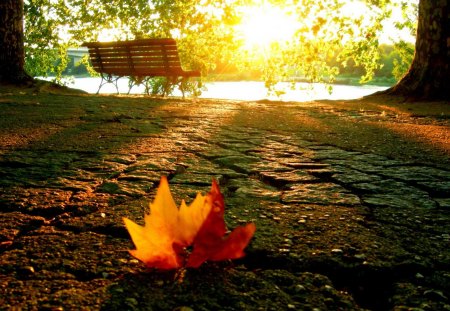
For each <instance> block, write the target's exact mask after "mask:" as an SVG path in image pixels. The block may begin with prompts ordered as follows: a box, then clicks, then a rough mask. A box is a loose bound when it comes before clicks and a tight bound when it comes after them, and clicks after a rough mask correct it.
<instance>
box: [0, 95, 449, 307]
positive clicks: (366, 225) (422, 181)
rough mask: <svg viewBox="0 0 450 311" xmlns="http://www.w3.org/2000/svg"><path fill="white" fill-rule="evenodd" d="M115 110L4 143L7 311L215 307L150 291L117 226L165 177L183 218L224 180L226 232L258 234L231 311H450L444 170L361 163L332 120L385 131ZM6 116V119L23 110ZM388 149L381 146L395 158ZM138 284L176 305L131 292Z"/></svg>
mask: <svg viewBox="0 0 450 311" xmlns="http://www.w3.org/2000/svg"><path fill="white" fill-rule="evenodd" d="M61 101H63V99H61ZM87 101H88V100H87ZM104 101H105V103H104V104H102V105H101V106H96V105H97V104H96V103H92V107H90V105H91V104H89V103H86V104H84V105H80V106H79V107H75V106H71V105H70V103H68V104H67V106H68V107H69V108H70V109H73V112H71V113H72V115H70V114H62V113H61V115H58V114H55V115H53V116H52V117H51V118H50V121H48V122H47V121H46V122H41V123H39V122H38V121H35V122H36V124H35V125H36V128H39V129H40V130H39V131H37V130H36V131H34V130H30V131H28V132H26V133H27V134H26V135H25V134H24V135H23V136H22V137H19V138H16V140H14V142H11V143H10V144H9V143H8V142H7V141H6V138H7V137H13V133H12V132H11V133H9V134H8V133H6V134H8V135H9V136H8V135H6V134H5V135H4V137H5V140H4V142H3V147H2V148H3V149H2V150H0V153H1V155H0V175H1V180H0V185H1V188H0V212H1V213H0V224H1V227H0V262H1V267H0V305H2V306H3V307H0V309H5V310H6V309H10V308H13V307H22V308H23V309H24V310H28V309H29V310H32V309H47V310H63V309H64V310H66V309H67V310H69V309H78V308H80V309H100V308H102V307H103V308H104V309H121V308H122V309H123V310H124V309H151V308H154V309H165V308H168V309H170V310H172V309H175V308H176V307H177V306H190V307H191V308H193V309H194V310H196V309H197V308H196V307H197V306H202V307H201V308H199V309H202V310H203V309H208V307H207V306H208V305H209V306H210V308H211V309H215V307H214V305H215V304H218V305H219V306H220V305H221V303H220V301H219V298H217V300H214V299H212V298H211V297H210V298H209V299H210V301H208V302H204V301H202V300H201V298H198V297H201V296H202V290H201V289H198V292H196V296H195V297H196V298H193V297H192V296H191V297H190V298H189V299H190V300H189V301H186V300H184V299H185V298H176V297H175V296H173V297H169V296H167V295H166V296H164V295H165V294H164V293H163V292H164V290H165V291H168V289H167V287H168V285H167V286H166V284H167V283H170V282H168V281H167V279H165V277H167V276H164V277H163V276H158V277H155V276H154V275H155V274H154V273H153V274H152V273H150V274H151V275H150V276H149V275H146V273H149V272H145V271H144V268H143V267H142V265H141V264H140V263H138V262H137V261H136V260H134V259H133V258H132V257H130V255H129V254H128V253H127V252H126V250H127V249H130V248H132V247H133V246H132V244H131V242H130V240H129V238H128V235H127V233H126V231H125V229H124V226H123V223H122V217H124V216H126V217H129V218H132V219H135V220H137V221H141V220H142V215H143V211H144V210H145V209H146V208H147V205H148V202H149V201H150V200H151V198H152V197H153V196H154V192H155V188H156V186H157V184H158V181H159V179H160V177H161V175H167V176H168V177H169V179H170V185H171V190H172V192H173V194H174V197H175V198H176V201H177V202H179V201H180V200H181V199H183V198H184V199H186V200H187V201H189V200H191V199H192V198H193V197H194V195H195V194H196V193H197V192H198V191H200V192H203V193H204V192H206V191H208V189H209V187H210V184H211V180H212V179H213V178H215V179H217V180H218V181H219V183H220V187H221V189H222V191H223V193H224V195H225V203H226V220H227V223H228V225H229V227H231V228H233V227H235V226H237V225H239V224H242V223H247V222H249V221H253V222H255V223H256V226H257V232H256V234H255V237H254V239H253V241H252V243H251V245H250V246H249V248H248V251H247V253H248V255H247V257H245V258H244V259H242V260H240V261H236V262H235V263H234V265H232V264H231V263H224V265H226V266H227V267H226V269H228V270H227V271H228V272H227V273H229V274H227V275H226V276H222V277H223V278H225V279H227V280H228V282H229V283H230V284H234V285H233V286H238V285H236V284H241V283H242V284H241V285H239V286H242V287H236V288H235V291H234V292H232V291H230V290H228V291H226V289H222V291H224V295H227V296H228V298H229V299H231V300H233V299H234V300H241V302H240V303H241V304H237V303H236V304H235V305H233V306H234V307H233V308H237V306H241V307H242V308H243V309H255V310H256V309H261V304H260V303H259V302H261V301H264V303H265V304H266V305H267V309H269V310H270V309H273V310H277V309H298V310H302V309H305V310H308V309H313V308H314V307H317V308H318V309H323V310H325V309H330V310H332V309H333V308H334V307H336V306H338V307H337V308H340V309H359V308H360V307H363V308H369V309H379V310H383V309H391V308H393V309H395V308H397V310H406V308H407V307H410V308H413V307H415V308H418V309H414V310H431V309H434V308H435V310H450V295H449V290H450V270H449V264H450V252H449V246H450V223H449V209H450V167H449V166H448V163H442V162H441V163H436V162H435V161H433V159H430V161H418V160H415V159H411V160H408V159H404V157H401V156H398V157H397V156H396V154H395V153H393V154H382V153H380V152H377V151H376V150H373V148H372V147H373V146H371V144H372V142H371V141H366V142H365V143H366V144H367V145H366V146H364V141H362V142H361V144H360V145H359V148H347V147H345V145H343V144H342V143H338V141H337V140H342V139H345V137H342V136H336V135H337V134H336V131H338V129H336V128H333V126H335V125H334V123H333V122H335V121H336V120H340V122H341V123H342V124H344V125H342V126H345V124H357V123H358V124H363V123H364V122H367V124H370V126H372V127H373V129H371V130H372V131H373V132H376V133H378V132H377V131H381V129H380V128H377V127H376V122H379V121H380V120H379V118H381V117H382V116H378V115H373V114H371V113H370V112H367V111H366V112H364V111H359V112H357V113H356V114H355V112H352V114H350V113H348V112H345V111H339V110H331V109H330V108H327V107H328V106H327V105H325V104H324V105H320V104H317V103H316V104H314V105H313V104H311V105H308V104H299V103H270V102H264V101H260V102H231V101H206V100H203V101H178V100H166V101H163V100H160V101H158V100H155V102H154V103H152V104H145V105H144V104H142V102H138V103H134V104H130V105H129V106H128V107H123V105H119V104H117V103H116V102H117V101H119V100H117V99H114V98H113V97H111V98H109V97H108V98H105V99H104ZM58 104H60V105H61V103H58ZM2 105H3V106H4V107H5V109H4V110H3V113H2V114H3V115H4V116H5V117H8V116H9V113H12V112H13V111H14V107H15V104H14V103H9V104H8V103H2ZM40 105H41V106H45V104H43V103H41V104H40ZM30 106H31V104H30ZM37 107H38V109H39V106H37ZM69 108H67V109H69ZM96 109H99V110H98V111H97V110H96ZM55 111H56V110H55ZM35 113H37V112H35ZM383 117H385V116H383ZM388 117H389V116H388ZM39 118H40V117H37V119H39ZM405 122H406V121H405ZM38 123H39V124H38ZM374 124H375V125H374ZM336 126H337V125H336ZM367 126H369V125H367ZM386 131H387V130H386ZM317 132H321V133H323V134H320V135H325V136H326V139H323V140H318V139H317V138H316V136H315V133H317ZM390 135H391V136H385V137H383V138H382V139H383V141H384V142H385V143H386V144H393V145H396V144H397V142H396V141H395V139H394V138H398V136H393V134H390ZM9 139H12V138H9ZM346 139H352V137H351V136H348V137H347V138H346ZM334 140H336V141H334ZM17 141H19V142H20V143H17ZM334 142H335V143H334ZM398 143H399V144H400V142H398ZM8 144H9V145H8ZM417 145H419V147H417ZM405 146H406V145H405ZM414 146H416V148H418V152H425V151H423V150H426V148H427V147H426V146H425V145H423V146H421V145H420V143H418V142H414ZM399 148H400V149H399V150H401V147H399ZM211 265H212V266H213V264H207V265H204V266H205V267H203V268H202V269H204V270H200V271H203V273H207V272H208V271H209V270H208V269H213V268H211ZM205 269H206V272H205ZM216 269H217V268H216ZM143 271H144V272H143ZM274 271H275V272H274ZM276 271H278V272H276ZM142 273H144V274H142ZM193 273H194V274H195V273H197V272H193ZM271 273H272V274H271ZM283 273H285V274H288V275H289V276H286V275H284V274H283ZM130 275H131V277H130ZM142 275H145V276H146V277H148V282H149V283H150V284H151V286H150V285H148V287H149V288H150V289H148V290H151V291H156V292H157V294H158V295H159V296H158V297H159V299H161V300H164V301H165V302H164V303H165V305H162V304H158V303H160V302H155V301H153V302H152V303H150V302H146V303H143V302H142V301H141V299H142V297H141V296H139V295H137V296H136V295H135V294H133V292H131V290H128V289H126V288H127V287H126V286H125V285H124V284H123V283H124V282H125V283H126V282H134V281H127V280H128V279H136V280H139V278H142ZM156 275H158V274H156ZM195 275H196V276H197V277H198V275H197V274H195ZM192 277H194V276H192ZM233 277H234V278H235V279H236V280H235V279H233ZM239 278H240V280H238V281H237V279H239ZM243 279H245V280H246V281H243ZM287 279H289V281H286V280H287ZM307 279H308V280H310V282H309V281H307ZM318 279H320V282H319V281H317V280H318ZM248 280H253V283H254V284H253V283H252V284H253V285H249V284H247V283H248V282H249V281H248ZM280 280H284V281H280ZM311 280H312V281H311ZM314 280H316V281H314ZM141 281H142V280H141ZM266 281H267V282H266ZM136 282H137V283H138V281H136ZM197 282H201V281H199V280H197ZM213 282H217V280H216V281H213ZM283 282H284V283H283ZM292 282H294V284H291V283H292ZM308 282H309V283H308ZM314 282H316V283H314ZM133 284H134V283H133ZM155 284H156V285H155ZM197 284H198V283H197ZM255 284H256V285H255ZM262 284H265V285H262ZM268 284H273V285H268ZM127 286H129V288H132V286H130V284H127ZM170 286H173V284H171V285H170ZM230 286H231V285H230ZM258 286H259V287H258ZM293 286H294V287H295V290H292V288H293ZM124 288H125V289H124ZM170 288H172V287H170ZM199 288H201V286H200V287H199ZM245 288H252V289H253V290H254V291H255V292H254V293H253V294H252V293H250V292H245ZM255 288H256V290H255ZM114 290H116V292H115V291H114ZM135 290H136V289H135ZM290 290H292V291H290ZM136 291H137V290H136ZM205 291H207V290H205ZM137 292H138V291H137ZM171 293H172V294H173V291H172V292H171ZM268 293H272V294H270V295H269V294H268ZM179 294H180V296H179V297H183V296H182V293H179ZM191 294H192V293H191ZM216 294H217V293H216ZM173 295H175V294H173ZM252 295H253V296H252ZM174 297H175V298H174ZM230 297H231V298H230ZM255 297H256V298H255ZM314 297H315V298H314ZM346 297H347V298H346ZM153 298H154V299H155V297H153ZM228 298H227V299H228ZM117 300H121V301H122V304H118V302H117ZM111 301H112V302H111ZM255 301H259V302H255ZM229 303H231V302H229ZM338 303H341V305H338ZM205 306H206V307H205ZM223 306H224V305H222V307H223ZM333 306H334V307H333ZM402 306H403V307H404V308H405V309H402V308H403V307H402ZM180 310H181V309H180ZM183 310H185V309H183ZM186 310H188V309H186ZM189 310H190V309H189Z"/></svg>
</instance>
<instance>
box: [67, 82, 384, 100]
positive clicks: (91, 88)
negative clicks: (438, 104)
mask: <svg viewBox="0 0 450 311" xmlns="http://www.w3.org/2000/svg"><path fill="white" fill-rule="evenodd" d="M99 85H100V78H77V79H75V81H74V83H73V84H69V85H68V86H69V87H73V88H77V89H81V90H84V91H86V92H88V93H96V92H97V89H98V86H99ZM205 86H206V90H205V91H203V93H202V95H201V96H200V98H214V99H235V100H260V99H271V100H283V101H310V100H316V99H356V98H360V97H363V96H366V95H369V94H372V93H375V92H378V91H381V90H385V89H387V87H385V86H374V85H361V86H351V85H341V84H336V85H333V92H332V93H331V94H329V93H328V91H327V90H326V88H325V86H324V85H321V84H318V83H314V84H308V83H297V84H296V89H295V90H291V89H290V84H289V83H281V84H280V86H281V87H283V90H284V91H285V94H283V95H282V96H280V97H276V96H268V95H267V89H266V88H265V87H264V82H253V81H243V82H208V83H205ZM119 91H120V92H121V93H126V92H127V91H128V80H127V79H120V80H119ZM143 91H144V87H143V86H135V87H134V88H133V89H132V90H131V93H132V94H139V93H143ZM101 93H116V89H115V87H114V86H113V85H112V84H107V85H104V86H103V87H102V89H101ZM173 95H175V96H181V93H180V92H179V91H178V90H177V91H176V92H174V94H173Z"/></svg>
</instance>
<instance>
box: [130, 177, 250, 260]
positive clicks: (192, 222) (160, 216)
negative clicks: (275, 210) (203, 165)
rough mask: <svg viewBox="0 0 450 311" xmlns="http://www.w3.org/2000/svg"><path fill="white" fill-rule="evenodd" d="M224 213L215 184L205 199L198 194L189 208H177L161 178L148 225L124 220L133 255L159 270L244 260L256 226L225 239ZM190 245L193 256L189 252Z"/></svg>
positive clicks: (233, 233)
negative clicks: (237, 259) (133, 247)
mask: <svg viewBox="0 0 450 311" xmlns="http://www.w3.org/2000/svg"><path fill="white" fill-rule="evenodd" d="M224 212H225V204H224V200H223V196H222V194H221V193H220V190H219V186H218V185H217V183H216V182H215V181H213V184H212V187H211V191H210V192H209V193H208V194H207V195H206V196H203V195H201V194H197V196H196V198H195V199H194V201H193V202H192V203H191V204H190V205H189V206H187V205H186V203H185V202H184V201H182V202H181V205H180V208H177V206H176V204H175V202H174V200H173V197H172V194H171V193H170V189H169V183H168V181H167V178H166V177H161V182H160V185H159V187H158V190H157V192H156V197H155V199H154V201H153V202H152V203H151V204H150V214H145V215H144V222H145V225H144V226H140V225H138V224H136V223H134V222H133V221H131V220H129V219H128V218H124V223H125V226H126V228H127V230H128V232H129V233H130V236H131V239H132V241H133V243H134V245H135V246H136V249H135V250H130V254H131V255H132V256H134V257H136V258H137V259H139V260H140V261H142V262H143V263H145V265H146V266H148V267H153V268H158V269H177V268H181V267H185V266H186V267H194V268H195V267H199V266H200V265H201V264H202V263H203V262H205V261H206V260H212V261H219V260H226V259H235V258H239V257H242V256H244V249H245V247H246V246H247V244H248V243H249V241H250V239H251V238H252V236H253V233H254V232H255V230H256V227H255V225H254V224H252V223H251V224H247V225H246V226H243V227H238V228H236V229H235V230H234V231H233V232H231V233H230V234H229V235H228V236H226V237H225V234H226V232H227V228H226V224H225V221H224V218H223V217H224ZM190 246H192V253H189V252H188V250H187V249H188V248H189V247H190Z"/></svg>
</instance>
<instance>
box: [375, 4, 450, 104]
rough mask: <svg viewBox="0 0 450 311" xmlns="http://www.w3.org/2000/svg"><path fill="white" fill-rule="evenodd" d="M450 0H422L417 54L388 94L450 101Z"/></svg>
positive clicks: (386, 92) (387, 91)
mask: <svg viewBox="0 0 450 311" xmlns="http://www.w3.org/2000/svg"><path fill="white" fill-rule="evenodd" d="M449 14H450V11H449V0H420V2H419V24H418V27H417V37H416V51H415V55H414V59H413V62H412V64H411V67H410V69H409V71H408V72H407V73H406V75H405V76H404V77H403V78H402V79H401V80H400V81H399V82H398V83H397V84H396V85H395V86H393V87H392V88H390V89H388V90H386V91H385V92H383V93H385V94H390V95H401V96H405V97H406V98H410V99H419V100H423V99H428V100H450V74H449V73H450V68H449V62H450V15H449Z"/></svg>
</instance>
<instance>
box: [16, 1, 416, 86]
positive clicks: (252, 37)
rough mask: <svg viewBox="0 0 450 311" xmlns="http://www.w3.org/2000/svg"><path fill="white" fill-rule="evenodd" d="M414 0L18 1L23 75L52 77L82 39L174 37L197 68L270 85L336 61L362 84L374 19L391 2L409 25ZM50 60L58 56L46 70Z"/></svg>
mask: <svg viewBox="0 0 450 311" xmlns="http://www.w3.org/2000/svg"><path fill="white" fill-rule="evenodd" d="M414 3H415V2H413V3H411V2H410V1H400V0H398V1H394V0H391V1H388V0H365V1H356V0H355V1H348V0H323V1H313V0H297V1H281V0H266V1H256V0H227V1H224V0H223V1H213V0H151V1H149V0H108V1H105V0H90V1H85V0H25V51H26V70H27V72H29V73H30V74H31V75H33V76H42V75H45V74H46V73H48V72H49V71H51V72H54V73H56V74H57V76H58V74H60V73H61V72H62V71H63V70H64V68H65V66H66V62H65V61H64V60H66V51H67V48H68V47H76V46H79V45H80V44H81V43H82V42H84V41H96V40H103V41H105V40H106V41H108V40H118V39H135V38H141V37H174V38H176V39H177V40H178V42H179V49H180V53H181V57H182V61H183V64H186V65H187V66H188V67H191V68H192V69H200V70H202V71H203V72H204V73H207V72H208V71H209V70H211V69H214V67H215V66H216V64H217V63H222V64H232V65H233V66H237V67H238V68H241V69H246V70H258V71H259V72H261V73H262V75H263V79H264V80H265V81H266V84H267V86H268V87H271V86H273V85H275V84H276V83H277V82H278V81H280V80H289V79H295V78H298V77H303V78H304V79H308V80H309V81H311V82H333V79H334V77H335V76H336V75H337V74H338V72H339V66H337V64H340V65H341V66H345V65H346V64H347V63H348V62H353V63H355V64H356V65H358V66H361V67H362V68H363V69H364V72H363V75H362V80H363V81H367V80H369V79H370V78H371V77H372V75H373V73H374V71H375V70H376V69H378V68H380V66H381V64H380V62H379V59H380V55H379V49H378V46H379V43H380V36H381V35H382V33H383V22H384V21H385V20H386V19H387V18H389V16H390V15H391V13H392V9H393V8H394V7H395V6H397V8H402V9H403V12H404V13H405V14H407V13H408V12H413V13H412V14H413V18H411V13H409V14H410V16H409V18H407V19H404V23H403V24H398V25H397V26H398V27H409V28H411V29H414V27H415V24H414V18H415V17H416V16H415V13H416V11H417V10H416V9H417V7H416V5H415V4H414ZM411 9H412V10H411ZM408 10H409V11H408ZM252 27H253V29H252ZM401 44H402V43H401V42H400V43H399V46H400V47H401V46H402V45H401ZM409 53H411V51H410V52H409ZM58 58H60V59H62V60H63V61H62V62H59V63H58V66H56V67H55V63H56V62H55V60H56V59H58ZM336 61H337V62H336ZM398 67H399V66H398ZM397 70H399V68H397Z"/></svg>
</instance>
